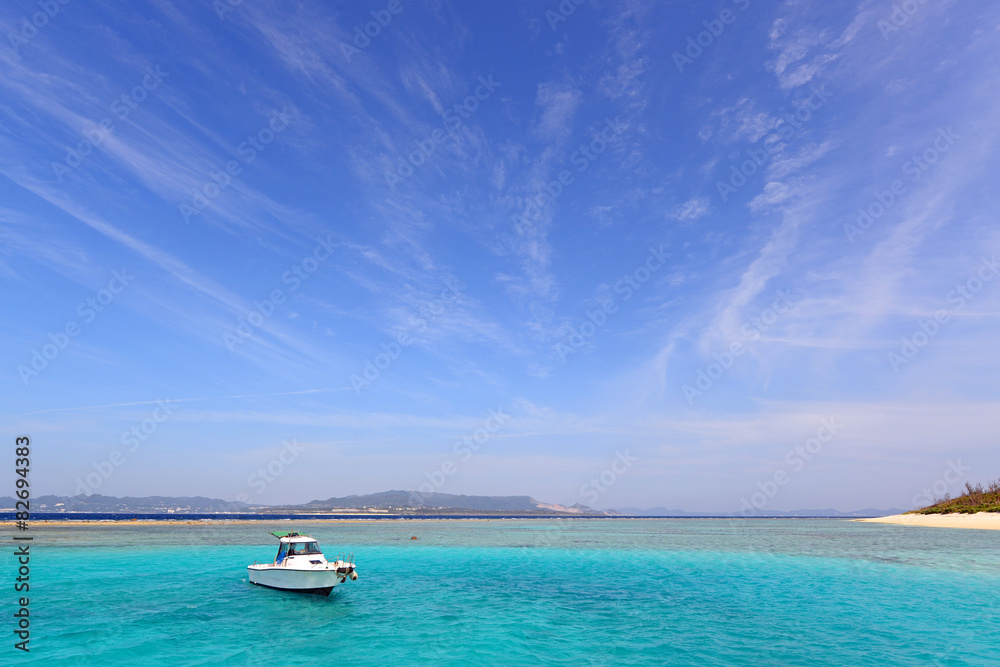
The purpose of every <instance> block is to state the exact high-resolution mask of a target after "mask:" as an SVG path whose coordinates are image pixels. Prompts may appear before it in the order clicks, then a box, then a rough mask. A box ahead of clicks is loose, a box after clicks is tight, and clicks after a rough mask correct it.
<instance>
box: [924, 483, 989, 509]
mask: <svg viewBox="0 0 1000 667" xmlns="http://www.w3.org/2000/svg"><path fill="white" fill-rule="evenodd" d="M979 512H1000V478H997V479H996V480H994V481H992V482H989V483H988V484H987V485H986V487H985V488H984V487H983V485H982V484H976V485H975V486H973V485H972V484H970V483H969V482H966V483H965V493H964V494H962V495H961V496H959V497H958V498H950V497H949V496H948V495H945V497H944V500H940V501H938V502H936V503H934V504H933V505H929V506H928V507H924V508H923V509H919V510H913V511H912V512H907V514H977V513H979Z"/></svg>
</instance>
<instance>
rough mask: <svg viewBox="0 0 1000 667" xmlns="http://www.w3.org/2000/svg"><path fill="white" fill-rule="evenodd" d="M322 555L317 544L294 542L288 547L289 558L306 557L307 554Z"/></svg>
mask: <svg viewBox="0 0 1000 667" xmlns="http://www.w3.org/2000/svg"><path fill="white" fill-rule="evenodd" d="M318 553H322V552H321V551H320V550H319V546H318V545H317V544H316V543H315V542H293V543H292V544H289V545H288V555H289V556H304V555H306V554H318Z"/></svg>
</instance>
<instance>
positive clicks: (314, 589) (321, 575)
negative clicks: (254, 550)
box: [247, 565, 344, 595]
mask: <svg viewBox="0 0 1000 667" xmlns="http://www.w3.org/2000/svg"><path fill="white" fill-rule="evenodd" d="M247 572H248V575H249V580H250V583H251V584H256V585H258V586H265V587H267V588H273V589H276V590H280V591H295V592H298V593H311V594H314V595H329V594H330V591H332V590H333V589H334V588H336V586H337V584H339V583H340V580H341V579H342V578H343V577H344V575H343V574H338V573H337V571H336V570H335V569H329V570H327V569H312V570H296V569H292V568H287V567H273V566H263V567H262V566H256V567H255V566H253V565H251V566H249V567H247Z"/></svg>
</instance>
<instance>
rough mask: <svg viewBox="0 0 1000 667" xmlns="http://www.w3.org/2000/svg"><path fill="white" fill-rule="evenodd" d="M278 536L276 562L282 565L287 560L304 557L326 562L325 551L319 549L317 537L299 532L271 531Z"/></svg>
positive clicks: (312, 560) (313, 560)
mask: <svg viewBox="0 0 1000 667" xmlns="http://www.w3.org/2000/svg"><path fill="white" fill-rule="evenodd" d="M271 534H272V535H274V536H275V537H277V538H278V542H279V544H278V555H277V556H275V557H274V564H275V565H281V564H283V563H285V561H286V560H289V559H292V558H296V559H297V558H298V557H304V558H303V560H308V561H310V562H311V563H322V562H326V558H324V557H323V552H322V551H320V549H319V542H317V541H316V539H315V538H312V537H309V536H308V535H301V534H299V533H295V532H290V533H271Z"/></svg>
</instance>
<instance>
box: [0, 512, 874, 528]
mask: <svg viewBox="0 0 1000 667" xmlns="http://www.w3.org/2000/svg"><path fill="white" fill-rule="evenodd" d="M553 519H580V520H594V519H600V520H611V521H620V520H642V521H650V520H666V521H699V520H700V521H732V520H740V521H744V520H750V521H761V520H766V521H770V520H782V521H789V520H796V521H803V520H806V521H808V520H820V519H823V520H836V521H869V520H877V519H868V518H862V519H858V518H852V517H838V516H809V517H798V516H795V517H781V516H761V517H742V516H722V515H720V516H630V515H617V516H616V515H595V514H564V515H555V514H553V515H538V514H534V515H407V516H396V515H390V516H386V515H379V514H356V515H331V516H327V517H317V516H315V515H313V516H310V517H308V518H302V519H298V518H295V517H289V516H288V515H282V516H278V517H269V516H266V515H264V516H260V517H259V518H252V519H251V518H246V517H245V516H244V517H239V518H228V517H227V516H226V515H216V516H212V517H205V516H204V515H200V516H197V517H186V516H184V515H177V514H173V515H163V516H162V517H155V518H154V517H150V516H148V515H146V516H143V517H141V518H135V517H129V516H118V517H114V518H108V517H103V518H93V517H85V516H80V517H74V518H70V517H69V516H67V515H60V516H58V517H53V518H48V517H44V518H41V517H39V518H32V519H31V520H30V521H29V522H28V523H29V526H30V527H31V528H42V527H48V526H76V527H84V526H86V527H89V526H123V525H127V526H199V525H200V526H208V525H218V524H224V525H260V524H264V523H284V524H289V523H291V524H295V525H299V524H326V523H359V522H367V523H386V522H390V523H396V522H403V521H406V522H412V521H545V520H549V521H551V520H553ZM14 525H15V522H14V521H13V520H11V519H0V526H5V527H7V526H9V527H13V526H14Z"/></svg>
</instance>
